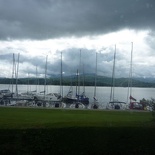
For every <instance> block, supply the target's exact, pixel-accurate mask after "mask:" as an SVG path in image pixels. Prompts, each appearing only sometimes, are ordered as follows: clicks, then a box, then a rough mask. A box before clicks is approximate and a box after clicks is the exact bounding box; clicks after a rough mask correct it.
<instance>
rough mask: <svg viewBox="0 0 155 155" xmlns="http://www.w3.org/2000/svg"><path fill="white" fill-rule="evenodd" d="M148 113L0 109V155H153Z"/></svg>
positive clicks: (153, 139) (153, 136) (153, 134)
mask: <svg viewBox="0 0 155 155" xmlns="http://www.w3.org/2000/svg"><path fill="white" fill-rule="evenodd" d="M154 129H155V128H154V122H152V114H151V113H149V112H131V111H94V110H65V109H33V108H2V107H1V108H0V154H125V153H126V154H153V153H155V150H154V143H155V130H154Z"/></svg>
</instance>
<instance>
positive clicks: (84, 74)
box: [83, 64, 85, 95]
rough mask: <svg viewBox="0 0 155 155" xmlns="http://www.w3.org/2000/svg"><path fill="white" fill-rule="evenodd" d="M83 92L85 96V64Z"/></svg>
mask: <svg viewBox="0 0 155 155" xmlns="http://www.w3.org/2000/svg"><path fill="white" fill-rule="evenodd" d="M83 92H84V95H85V73H84V64H83Z"/></svg>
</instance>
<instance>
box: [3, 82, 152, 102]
mask: <svg viewBox="0 0 155 155" xmlns="http://www.w3.org/2000/svg"><path fill="white" fill-rule="evenodd" d="M69 88H70V86H63V96H65V95H67V93H68V91H69ZM1 89H10V90H12V85H9V84H0V90H1ZM34 90H37V92H40V91H43V90H44V85H38V86H36V85H18V92H19V93H22V92H27V91H34ZM83 91H84V88H83V87H82V86H81V87H80V93H82V92H83ZM13 92H15V85H14V86H13ZM110 92H111V87H96V98H97V99H98V102H99V103H100V104H101V105H105V104H106V103H108V102H109V100H110ZM46 93H60V86H55V85H47V86H46ZM73 93H74V94H76V87H75V86H73ZM127 93H128V88H127V87H115V93H114V99H115V100H119V101H122V102H127V96H128V95H127ZM85 94H86V96H87V97H89V100H90V102H93V97H94V87H92V86H86V87H85ZM132 96H133V97H134V98H136V99H137V101H139V100H141V99H143V98H145V99H148V100H150V99H151V98H155V88H139V87H133V88H132Z"/></svg>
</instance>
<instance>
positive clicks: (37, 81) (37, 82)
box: [36, 66, 39, 93]
mask: <svg viewBox="0 0 155 155" xmlns="http://www.w3.org/2000/svg"><path fill="white" fill-rule="evenodd" d="M38 84H39V80H38V68H37V66H36V93H37V89H38Z"/></svg>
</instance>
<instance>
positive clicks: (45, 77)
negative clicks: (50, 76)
mask: <svg viewBox="0 0 155 155" xmlns="http://www.w3.org/2000/svg"><path fill="white" fill-rule="evenodd" d="M47 59H48V55H46V63H45V82H44V97H45V95H46V80H47Z"/></svg>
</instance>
